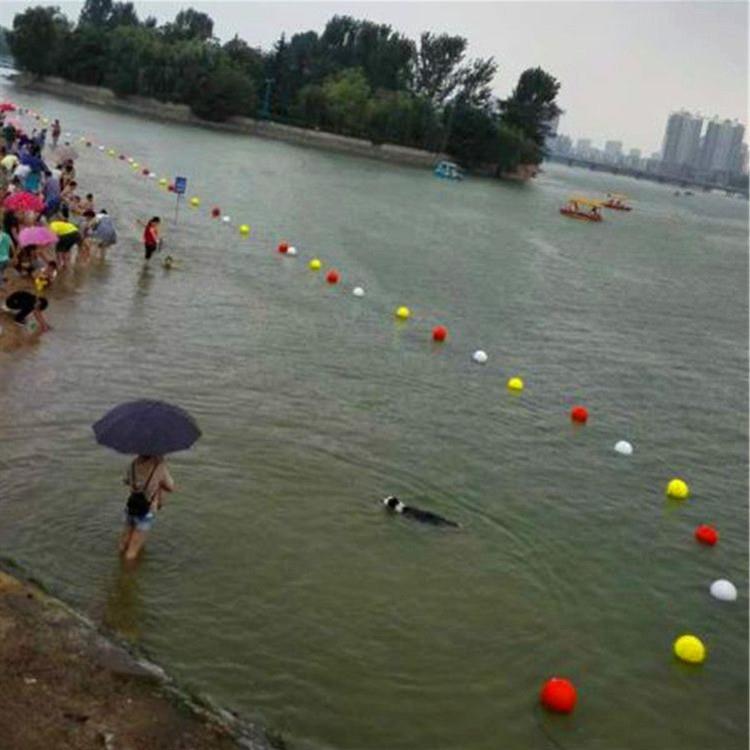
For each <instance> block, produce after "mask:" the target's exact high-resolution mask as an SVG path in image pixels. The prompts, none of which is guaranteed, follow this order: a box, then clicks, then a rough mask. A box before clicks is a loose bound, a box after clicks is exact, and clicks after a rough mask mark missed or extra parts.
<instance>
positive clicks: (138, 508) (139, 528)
mask: <svg viewBox="0 0 750 750" xmlns="http://www.w3.org/2000/svg"><path fill="white" fill-rule="evenodd" d="M125 483H126V484H127V485H128V486H129V487H130V497H128V502H127V505H126V507H125V528H124V529H123V530H122V534H121V536H120V554H121V555H124V556H125V560H127V561H128V562H132V561H133V560H135V559H136V558H137V557H138V554H139V552H140V551H141V549H142V548H143V545H144V544H145V543H146V535H147V534H148V532H149V531H150V530H151V527H152V526H153V525H154V521H155V520H156V511H158V510H160V509H161V507H162V505H163V504H164V500H163V494H164V493H165V492H174V480H173V479H172V475H171V474H170V473H169V469H168V468H167V464H166V461H165V460H164V458H163V457H162V456H138V457H137V458H136V459H135V460H134V461H133V462H132V463H131V464H130V468H129V469H128V473H127V476H126V477H125Z"/></svg>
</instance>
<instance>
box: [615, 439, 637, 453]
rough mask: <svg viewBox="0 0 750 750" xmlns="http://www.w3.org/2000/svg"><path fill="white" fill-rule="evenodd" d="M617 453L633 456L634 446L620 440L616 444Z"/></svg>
mask: <svg viewBox="0 0 750 750" xmlns="http://www.w3.org/2000/svg"><path fill="white" fill-rule="evenodd" d="M615 451H616V452H617V453H619V454H620V455H621V456H632V455H633V446H632V445H631V444H630V443H629V442H628V441H627V440H618V441H617V442H616V443H615Z"/></svg>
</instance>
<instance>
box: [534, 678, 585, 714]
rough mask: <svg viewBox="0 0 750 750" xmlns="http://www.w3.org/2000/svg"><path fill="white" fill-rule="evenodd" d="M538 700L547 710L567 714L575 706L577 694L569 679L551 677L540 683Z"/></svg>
mask: <svg viewBox="0 0 750 750" xmlns="http://www.w3.org/2000/svg"><path fill="white" fill-rule="evenodd" d="M539 700H540V701H541V704H542V705H543V706H544V707H545V708H546V709H547V710H548V711H554V712H555V713H558V714H569V713H571V712H572V711H573V709H574V708H575V707H576V701H577V700H578V694H577V693H576V689H575V686H574V685H573V683H572V682H571V681H570V680H566V679H565V678H563V677H551V678H550V679H549V680H547V682H545V683H544V685H542V692H541V693H540V694H539Z"/></svg>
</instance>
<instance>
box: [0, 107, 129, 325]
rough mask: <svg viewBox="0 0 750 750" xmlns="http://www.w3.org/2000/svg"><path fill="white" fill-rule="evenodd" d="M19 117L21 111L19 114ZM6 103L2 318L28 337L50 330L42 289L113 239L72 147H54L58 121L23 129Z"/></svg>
mask: <svg viewBox="0 0 750 750" xmlns="http://www.w3.org/2000/svg"><path fill="white" fill-rule="evenodd" d="M18 114H22V111H20V110H19V111H18ZM15 115H16V112H15V110H14V108H13V109H12V108H11V107H10V106H7V107H6V108H5V111H4V112H0V221H1V222H2V224H1V227H0V295H1V297H2V300H3V302H2V311H3V313H5V315H4V316H3V318H4V319H0V332H1V328H4V327H5V325H6V321H7V322H8V323H9V324H11V325H16V326H20V327H21V328H23V329H24V332H25V333H26V334H28V335H31V336H38V335H41V334H42V333H44V332H45V331H47V330H49V328H50V326H49V324H48V323H47V320H46V318H45V316H44V311H45V310H46V309H47V307H48V305H49V302H48V299H47V297H46V296H45V293H46V290H47V289H49V288H50V287H51V286H53V285H54V284H55V280H56V279H57V278H58V275H59V274H61V273H63V272H65V271H66V269H69V268H70V267H71V266H73V265H74V264H83V265H86V264H88V263H89V262H90V261H91V259H92V258H102V259H103V258H104V257H105V255H106V251H107V248H109V247H111V246H112V245H114V244H115V243H116V242H117V232H116V230H115V226H114V223H113V221H112V218H111V217H110V216H109V214H108V213H107V211H106V209H104V208H99V207H98V206H97V205H96V201H95V198H94V195H93V194H92V193H83V191H82V190H81V188H80V186H79V184H78V182H77V179H76V168H75V160H76V158H77V156H78V154H77V153H76V150H75V149H74V148H73V147H72V146H71V145H70V144H69V143H67V142H64V143H62V144H60V136H61V132H62V128H61V125H60V122H59V120H55V121H54V122H53V124H52V126H51V133H50V135H51V143H50V144H47V130H46V129H40V130H37V129H33V130H32V132H31V133H27V132H25V131H24V129H23V127H22V125H21V122H20V120H19V119H17V118H16V117H15Z"/></svg>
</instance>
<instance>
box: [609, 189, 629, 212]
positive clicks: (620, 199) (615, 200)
mask: <svg viewBox="0 0 750 750" xmlns="http://www.w3.org/2000/svg"><path fill="white" fill-rule="evenodd" d="M627 199H628V197H627V195H622V194H621V193H607V200H606V201H604V203H602V205H603V206H604V208H612V209H614V210H615V211H632V210H633V207H632V206H628V205H626V203H625V201H626V200H627Z"/></svg>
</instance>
